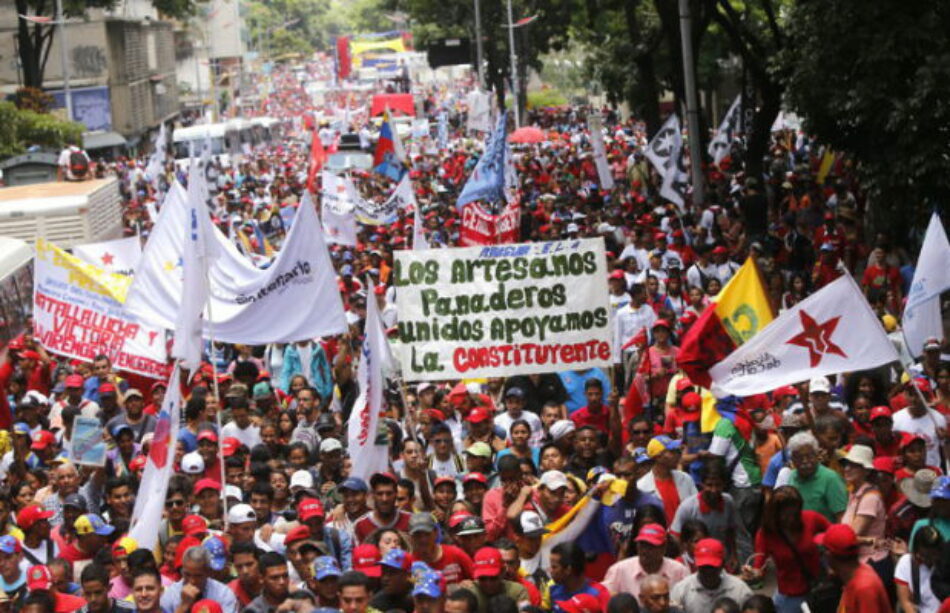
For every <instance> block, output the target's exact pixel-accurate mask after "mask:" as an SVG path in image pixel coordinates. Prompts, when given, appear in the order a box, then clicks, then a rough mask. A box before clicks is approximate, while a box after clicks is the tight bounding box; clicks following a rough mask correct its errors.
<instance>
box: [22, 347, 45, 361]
mask: <svg viewBox="0 0 950 613" xmlns="http://www.w3.org/2000/svg"><path fill="white" fill-rule="evenodd" d="M20 357H21V358H27V359H29V360H39V359H40V354H38V353H37V352H35V351H33V350H32V349H27V350H26V351H21V352H20Z"/></svg>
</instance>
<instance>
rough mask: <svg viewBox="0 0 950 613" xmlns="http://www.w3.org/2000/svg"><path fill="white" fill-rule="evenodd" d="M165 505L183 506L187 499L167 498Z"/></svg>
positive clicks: (169, 506) (170, 506)
mask: <svg viewBox="0 0 950 613" xmlns="http://www.w3.org/2000/svg"><path fill="white" fill-rule="evenodd" d="M165 506H166V507H168V508H172V507H183V506H185V501H184V500H166V501H165Z"/></svg>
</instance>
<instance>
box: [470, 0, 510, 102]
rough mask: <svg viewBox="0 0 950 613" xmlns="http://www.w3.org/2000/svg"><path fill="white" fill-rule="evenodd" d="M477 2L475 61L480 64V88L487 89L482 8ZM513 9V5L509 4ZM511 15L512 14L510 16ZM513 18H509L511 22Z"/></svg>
mask: <svg viewBox="0 0 950 613" xmlns="http://www.w3.org/2000/svg"><path fill="white" fill-rule="evenodd" d="M474 1H475V61H476V62H478V86H479V87H480V88H481V89H485V61H484V57H483V55H482V53H483V51H482V8H481V4H482V3H481V0H474ZM508 7H509V8H510V7H511V3H510V2H509V3H508ZM509 15H510V14H509ZM510 19H511V17H510V16H509V21H510Z"/></svg>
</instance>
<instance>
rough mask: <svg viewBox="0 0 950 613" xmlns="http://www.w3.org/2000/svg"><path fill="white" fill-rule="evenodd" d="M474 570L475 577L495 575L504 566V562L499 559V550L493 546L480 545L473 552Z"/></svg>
mask: <svg viewBox="0 0 950 613" xmlns="http://www.w3.org/2000/svg"><path fill="white" fill-rule="evenodd" d="M473 561H474V563H475V572H474V573H473V575H474V576H475V578H476V579H478V578H480V577H497V576H498V575H500V574H501V571H502V569H503V568H504V562H502V560H501V552H500V551H498V550H497V549H495V548H494V547H482V548H481V549H479V550H478V551H476V552H475V559H474V560H473Z"/></svg>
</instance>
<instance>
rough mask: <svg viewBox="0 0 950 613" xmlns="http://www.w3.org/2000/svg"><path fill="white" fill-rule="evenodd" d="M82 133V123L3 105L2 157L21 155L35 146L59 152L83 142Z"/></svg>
mask: <svg viewBox="0 0 950 613" xmlns="http://www.w3.org/2000/svg"><path fill="white" fill-rule="evenodd" d="M82 132H83V126H82V124H79V123H76V122H73V121H63V120H61V119H59V118H57V117H56V116H54V115H50V114H48V113H37V112H34V111H21V110H19V109H17V108H16V105H14V104H13V103H12V102H0V158H8V157H10V156H12V155H18V154H20V153H23V152H24V151H26V150H27V148H28V147H31V146H34V145H39V146H40V147H42V148H44V149H51V150H54V151H56V150H59V149H62V148H63V146H64V145H65V144H66V143H67V142H70V141H72V142H80V140H81V139H82Z"/></svg>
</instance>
